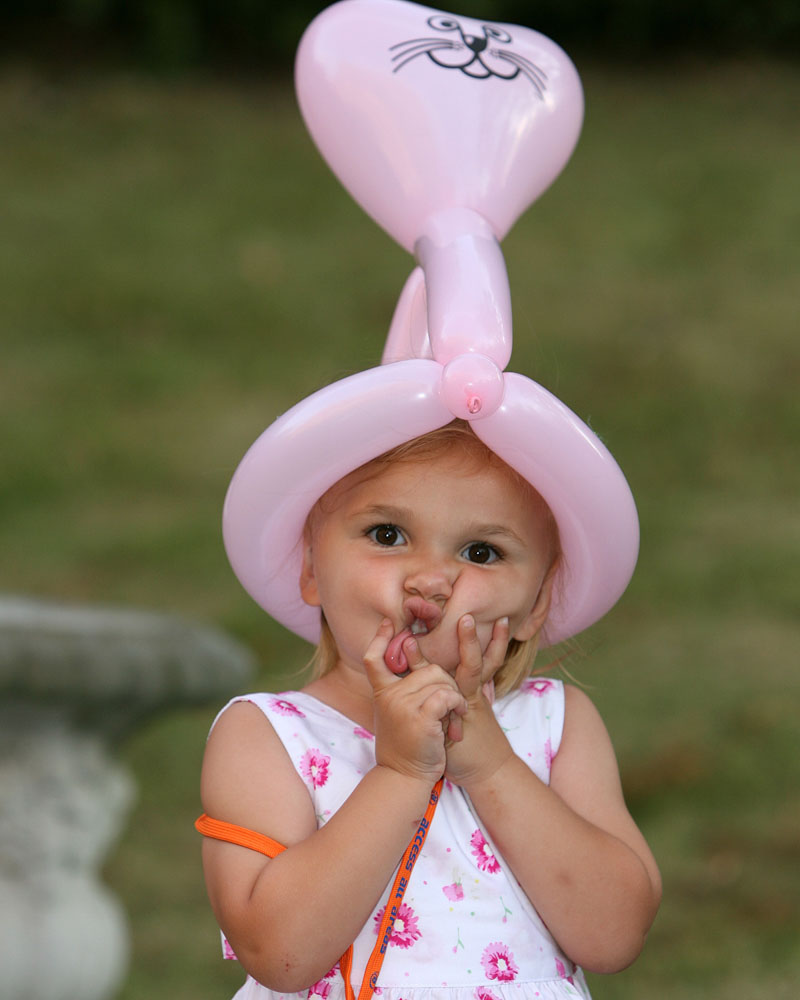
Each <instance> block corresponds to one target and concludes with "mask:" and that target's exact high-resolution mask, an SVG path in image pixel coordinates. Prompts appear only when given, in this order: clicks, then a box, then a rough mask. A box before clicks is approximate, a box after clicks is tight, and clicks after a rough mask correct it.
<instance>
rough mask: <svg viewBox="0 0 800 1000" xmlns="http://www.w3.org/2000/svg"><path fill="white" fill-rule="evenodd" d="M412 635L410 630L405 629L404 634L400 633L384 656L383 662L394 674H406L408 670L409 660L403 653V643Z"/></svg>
mask: <svg viewBox="0 0 800 1000" xmlns="http://www.w3.org/2000/svg"><path fill="white" fill-rule="evenodd" d="M410 635H411V629H410V628H404V629H403V631H402V632H398V633H397V635H396V636H394V638H393V639H392V641H391V642H390V643H389V645H388V647H387V649H386V652H385V653H384V654H383V662H384V663H385V664H386V666H387V667H388V668H389V669H390V670H391V671H392V673H393V674H404V673H405V672H406V670H408V660H407V659H406V654H405V653H404V652H403V643H404V642H405V641H406V639H407V638H408V637H409V636H410Z"/></svg>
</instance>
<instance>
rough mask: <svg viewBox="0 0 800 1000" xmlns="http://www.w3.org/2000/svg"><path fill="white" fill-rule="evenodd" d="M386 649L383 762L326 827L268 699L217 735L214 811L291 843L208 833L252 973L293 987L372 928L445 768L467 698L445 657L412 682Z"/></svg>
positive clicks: (379, 741) (225, 917)
mask: <svg viewBox="0 0 800 1000" xmlns="http://www.w3.org/2000/svg"><path fill="white" fill-rule="evenodd" d="M390 628H391V627H390ZM389 637H391V631H390V632H389ZM386 641H388V640H386ZM381 642H382V644H383V646H385V641H383V639H382V640H381ZM379 645H380V644H379ZM382 655H383V654H382V652H381V653H380V663H378V662H377V657H376V658H375V662H374V663H373V664H372V667H371V668H368V676H369V677H370V681H371V682H372V683H373V688H374V691H375V706H376V756H377V761H378V763H377V765H376V767H375V768H373V770H371V771H370V772H369V773H368V774H366V775H365V776H364V778H363V779H362V780H361V782H360V783H359V784H358V785H357V786H356V788H355V789H354V791H353V792H352V794H351V795H350V797H349V798H348V799H347V800H346V801H345V802H344V804H343V805H342V807H341V808H340V809H339V810H338V811H337V812H336V813H335V814H334V815H333V816H332V817H331V818H330V820H329V821H328V822H327V823H326V824H325V825H324V826H323V827H321V828H320V829H317V822H316V817H315V815H314V809H313V805H312V801H311V798H310V796H309V794H308V791H307V789H306V787H305V785H304V783H303V781H302V779H301V778H300V777H299V775H298V774H297V772H296V771H295V769H294V766H293V765H292V762H291V760H290V759H289V756H288V755H287V753H286V751H285V749H284V747H283V745H282V743H281V742H280V740H279V738H278V737H277V735H276V734H275V732H274V730H273V729H272V727H271V726H270V725H269V723H268V722H267V720H266V719H265V717H264V716H263V714H262V713H261V711H260V710H259V709H258V708H257V707H256V706H254V705H251V704H248V703H246V702H242V703H237V704H235V705H232V706H231V707H230V708H229V709H228V710H227V711H226V712H225V713H224V714H223V715H222V716H221V717H220V719H219V721H218V722H217V724H216V726H215V727H214V729H213V731H212V733H211V736H210V737H209V741H208V745H207V748H206V755H205V759H204V762H203V773H202V781H201V792H202V800H203V809H204V810H205V812H206V813H208V815H209V816H212V817H213V818H215V819H220V820H225V821H227V822H229V823H235V824H237V825H239V826H244V827H247V828H249V829H252V830H256V831H258V832H259V833H264V834H266V835H267V836H269V837H271V838H272V839H273V840H277V841H278V842H279V843H281V844H283V845H284V846H285V847H286V848H287V850H286V851H284V852H283V853H281V854H279V855H278V856H277V857H276V858H274V859H271V860H269V859H266V858H264V857H263V856H262V855H260V854H258V853H256V852H253V851H250V850H248V849H247V848H243V847H238V846H235V845H233V844H228V843H224V842H222V841H217V840H210V839H207V840H204V842H203V867H204V872H205V877H206V884H207V888H208V894H209V898H210V900H211V905H212V908H213V910H214V913H215V915H216V917H217V921H218V923H219V925H220V927H221V928H222V930H223V931H224V933H225V935H226V937H227V938H228V940H229V941H230V943H231V945H232V947H233V949H234V951H235V952H236V955H237V957H238V958H239V960H240V962H241V963H242V965H243V966H244V968H245V969H246V970H247V972H248V973H250V975H252V976H253V977H254V978H255V979H256V980H258V981H259V982H260V983H263V984H264V985H265V986H268V987H270V988H272V989H276V990H279V991H281V992H286V993H289V992H296V991H298V990H302V989H306V988H308V987H309V986H311V985H312V984H313V983H314V982H316V981H318V980H319V979H321V978H322V977H323V976H324V975H326V973H327V972H328V971H329V970H330V969H331V968H332V967H333V966H334V965H335V963H336V961H337V960H338V959H339V957H340V956H341V954H342V953H343V952H344V951H345V950H346V949H347V947H348V946H349V945H350V944H351V943H352V942H353V940H354V939H355V938H356V936H357V935H358V933H359V932H360V931H361V929H362V927H363V926H364V924H365V922H366V921H367V919H368V918H369V915H370V913H371V912H372V910H373V908H374V907H375V905H376V904H377V902H378V900H379V899H380V896H381V894H382V893H383V891H384V890H385V888H386V886H387V884H388V882H389V880H390V878H391V875H392V872H393V871H394V869H395V868H396V866H397V863H398V861H399V859H400V857H401V855H402V853H403V851H404V850H405V848H406V846H407V844H408V842H409V840H410V839H411V837H412V836H413V834H414V832H415V831H416V829H417V824H418V823H419V819H420V817H421V816H422V814H423V813H424V811H425V807H426V806H427V804H428V799H429V796H430V791H431V787H432V786H433V784H434V783H435V781H436V780H437V779H438V777H439V776H440V775H441V773H442V772H443V770H444V735H443V732H442V720H446V719H447V717H448V715H449V713H450V712H451V711H460V710H463V709H464V707H465V706H464V699H463V698H462V696H461V695H460V694H459V692H458V690H457V688H456V686H455V684H454V682H453V681H452V679H451V678H449V677H448V676H447V675H446V674H445V673H444V671H441V670H440V669H439V668H438V667H434V668H432V669H431V670H429V671H426V672H425V673H416V674H414V675H410V676H409V677H408V678H404V679H402V680H401V679H399V678H395V677H394V675H392V674H391V673H390V672H389V671H388V669H386V668H385V666H384V665H383V663H382ZM381 667H382V668H383V669H381ZM383 671H385V674H384V672H383ZM386 675H388V678H387V677H386Z"/></svg>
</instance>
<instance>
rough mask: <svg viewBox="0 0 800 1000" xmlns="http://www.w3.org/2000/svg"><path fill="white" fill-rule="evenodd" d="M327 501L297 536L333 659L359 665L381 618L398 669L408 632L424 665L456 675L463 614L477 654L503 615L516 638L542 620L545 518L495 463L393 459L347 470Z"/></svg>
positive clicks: (549, 548) (304, 586)
mask: <svg viewBox="0 0 800 1000" xmlns="http://www.w3.org/2000/svg"><path fill="white" fill-rule="evenodd" d="M465 466H466V468H465ZM330 499H331V503H330V509H329V510H328V511H327V512H325V513H322V514H320V515H319V516H318V517H317V518H316V519H315V521H314V522H313V525H312V528H311V530H310V537H309V538H307V540H306V544H305V551H304V561H303V571H302V574H301V580H300V587H301V592H302V595H303V599H304V600H305V601H306V603H307V604H310V605H312V606H315V607H321V608H322V609H323V611H324V614H325V618H326V620H327V622H328V625H329V627H330V630H331V633H332V635H333V637H334V639H335V641H336V645H337V649H338V654H339V661H340V662H343V663H345V664H347V665H349V666H355V667H357V668H358V669H363V666H362V659H363V656H364V653H365V652H366V649H367V646H368V645H369V643H370V642H371V641H372V639H373V638H374V636H375V633H376V632H377V630H378V627H379V625H380V623H381V621H382V620H383V619H384V618H388V619H389V620H390V621H391V622H392V624H393V626H394V632H395V637H394V639H393V640H392V643H390V647H389V650H388V652H387V656H386V660H387V664H388V665H389V667H390V668H391V669H393V670H394V671H395V672H397V673H402V672H403V671H404V670H405V669H406V664H405V658H404V655H403V654H402V651H401V647H402V642H403V641H404V639H405V638H406V637H407V636H408V635H410V634H412V633H414V634H415V635H416V637H417V640H418V642H419V646H420V649H421V651H422V654H423V656H424V657H425V658H426V659H427V660H428V661H430V662H432V663H437V664H439V665H440V666H441V667H443V668H444V669H445V670H448V671H450V672H453V671H455V668H456V666H457V665H458V639H457V635H456V624H457V622H458V621H459V619H460V618H461V617H462V616H463V615H465V614H467V613H470V614H471V615H473V616H474V618H475V623H476V626H477V633H478V637H479V640H480V643H481V646H482V648H483V649H484V650H485V649H486V647H487V646H488V644H489V640H490V639H491V635H492V628H493V626H494V624H495V622H496V621H497V620H498V619H499V618H501V617H503V616H507V617H508V619H509V627H510V635H511V637H512V638H516V639H523V640H524V639H529V638H531V637H532V636H533V635H535V633H536V632H537V630H538V629H539V628H540V627H541V625H542V624H543V623H544V618H545V616H546V614H547V609H548V606H549V590H550V580H549V578H548V579H547V580H546V577H547V574H548V570H549V569H550V566H551V564H552V562H553V557H554V552H553V539H552V534H553V533H552V529H551V527H550V522H549V516H548V513H547V511H546V508H545V507H544V504H543V502H542V501H541V500H540V499H539V498H538V497H537V496H536V495H535V494H534V493H533V491H531V490H529V489H526V488H525V486H524V485H523V484H520V483H519V482H517V481H516V479H515V478H514V477H513V476H512V474H511V473H510V471H509V470H506V469H505V468H504V467H502V466H500V465H498V464H497V463H491V464H490V463H488V462H487V463H483V464H482V465H481V467H480V468H478V467H477V466H476V463H474V462H472V461H470V462H465V461H464V459H462V458H459V457H458V456H452V455H445V456H442V455H438V456H436V457H431V458H412V459H403V460H401V461H398V462H395V463H394V464H392V465H390V466H388V467H387V468H385V469H383V470H381V471H379V472H377V473H375V474H366V475H365V473H364V472H363V471H362V472H360V473H359V472H356V473H353V474H352V475H351V476H348V477H346V478H345V479H343V480H342V481H341V483H339V484H338V485H337V486H336V487H335V488H334V490H333V493H332V496H331V498H330Z"/></svg>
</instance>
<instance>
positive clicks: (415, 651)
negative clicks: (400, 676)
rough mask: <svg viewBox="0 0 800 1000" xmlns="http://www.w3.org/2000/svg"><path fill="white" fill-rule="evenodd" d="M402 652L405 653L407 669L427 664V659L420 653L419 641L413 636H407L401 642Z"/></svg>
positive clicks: (414, 668) (418, 667) (416, 668)
mask: <svg viewBox="0 0 800 1000" xmlns="http://www.w3.org/2000/svg"><path fill="white" fill-rule="evenodd" d="M403 652H404V653H405V654H406V661H407V663H408V669H409V670H419V669H420V667H427V666H429V662H428V660H426V659H425V657H424V656H423V655H422V650H421V649H420V648H419V643H418V642H417V640H416V639H415V638H414V637H413V636H409V637H408V639H406V641H405V642H404V643H403Z"/></svg>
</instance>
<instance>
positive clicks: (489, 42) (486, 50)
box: [390, 14, 547, 98]
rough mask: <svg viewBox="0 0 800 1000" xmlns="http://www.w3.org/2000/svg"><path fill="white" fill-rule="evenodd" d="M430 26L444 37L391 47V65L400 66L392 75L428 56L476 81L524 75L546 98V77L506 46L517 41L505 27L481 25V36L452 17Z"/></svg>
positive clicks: (433, 20)
mask: <svg viewBox="0 0 800 1000" xmlns="http://www.w3.org/2000/svg"><path fill="white" fill-rule="evenodd" d="M427 24H428V26H429V27H431V28H433V29H434V31H438V32H441V34H439V35H438V36H431V37H428V38H409V39H407V40H406V41H404V42H398V43H397V44H396V45H392V46H391V47H390V51H392V52H394V53H395V54H394V55H393V56H392V62H395V63H397V65H396V66H395V67H394V70H393V72H395V73H396V72H397V71H398V70H401V69H402V68H403V67H404V66H407V65H408V63H410V62H411V61H412V60H414V59H416V58H417V57H418V56H423V55H427V56H428V58H429V59H431V60H432V61H433V62H434V63H436V65H437V66H442V67H443V68H444V69H459V70H461V72H462V73H465V74H466V75H467V76H471V77H473V78H474V79H476V80H487V79H489V78H490V77H497V78H499V79H501V80H514V79H516V77H517V76H519V74H520V73H521V74H522V75H523V76H525V77H527V78H528V80H530V82H531V83H532V84H533V86H534V87H535V89H536V91H537V92H538V94H539V96H540V97H541V98H544V92H545V91H546V90H547V74H546V73H545V72H544V70H542V69H541V67H539V66H537V65H536V64H535V63H533V62H531V60H530V59H526V58H525V56H523V55H520V54H519V53H518V52H515V51H514V50H513V49H511V48H506V47H505V46H509V45H511V44H512V43H513V41H514V39H513V38H512V37H511V35H510V34H509V33H508V32H507V31H506V30H505V29H504V28H500V27H498V26H497V25H492V24H481V26H480V30H481V34H469V33H468V32H467V31H465V29H464V27H463V25H462V22H461V21H460V20H458V19H457V18H455V17H453V16H452V15H450V14H435V15H434V16H433V17H429V18H428V20H427ZM445 36H447V37H445Z"/></svg>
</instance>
